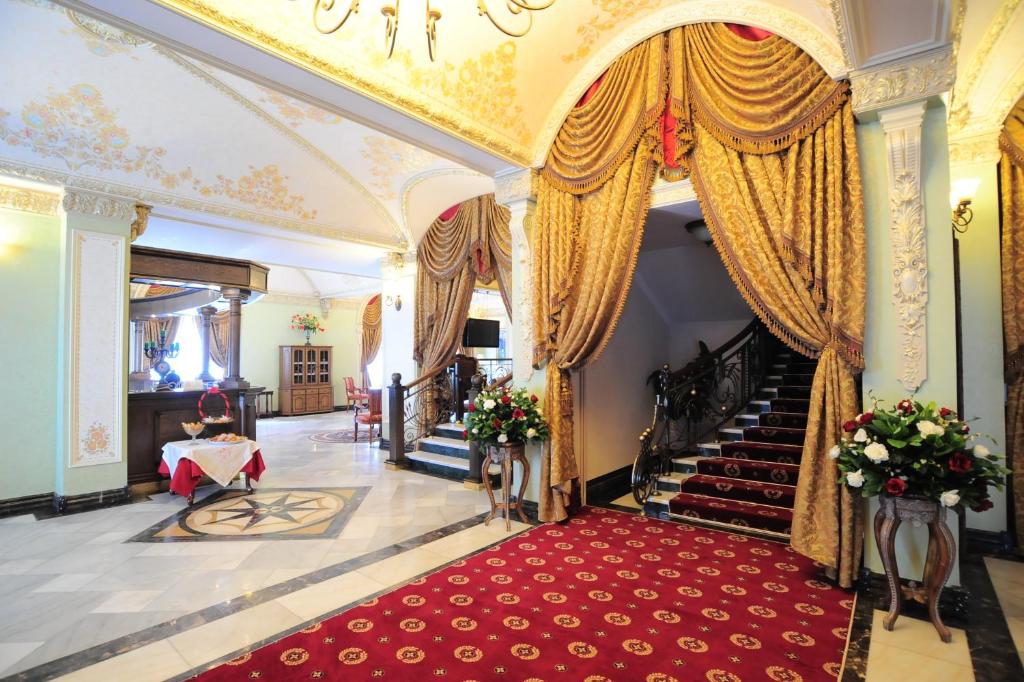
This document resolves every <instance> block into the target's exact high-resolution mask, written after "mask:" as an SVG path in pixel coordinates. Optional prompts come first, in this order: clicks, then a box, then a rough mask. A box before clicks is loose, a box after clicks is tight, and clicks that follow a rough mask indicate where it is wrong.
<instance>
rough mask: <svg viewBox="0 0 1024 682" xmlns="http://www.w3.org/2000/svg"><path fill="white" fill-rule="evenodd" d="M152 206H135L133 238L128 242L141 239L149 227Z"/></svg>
mask: <svg viewBox="0 0 1024 682" xmlns="http://www.w3.org/2000/svg"><path fill="white" fill-rule="evenodd" d="M152 210H153V207H152V206H147V205H146V204H135V220H133V221H132V231H131V238H130V239H129V240H128V241H132V242H133V241H135V240H136V239H138V238H139V237H141V236H142V235H143V234H144V233H145V232H146V228H147V227H148V226H149V214H150V212H151V211H152Z"/></svg>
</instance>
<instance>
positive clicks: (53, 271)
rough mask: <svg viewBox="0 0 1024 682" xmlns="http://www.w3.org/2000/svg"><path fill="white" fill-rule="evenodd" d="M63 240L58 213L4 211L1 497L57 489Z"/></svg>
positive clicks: (0, 221)
mask: <svg viewBox="0 0 1024 682" xmlns="http://www.w3.org/2000/svg"><path fill="white" fill-rule="evenodd" d="M60 238H61V229H60V220H59V219H58V218H56V217H55V216H42V215H36V214H32V213H21V212H20V211H8V210H0V291H2V292H5V295H4V296H0V329H2V330H3V332H2V333H0V357H2V358H4V361H3V365H2V366H3V372H2V373H0V376H2V377H3V381H4V384H5V385H6V386H7V390H4V391H2V392H0V415H3V420H2V421H3V429H2V431H3V438H4V442H5V443H6V445H5V446H4V447H2V448H0V470H2V471H3V472H4V475H3V476H0V500H3V499H9V498H12V497H23V496H25V495H36V494H40V493H50V492H53V489H54V486H53V479H54V452H56V451H57V433H56V431H55V429H54V424H56V423H57V418H58V417H57V359H56V358H57V330H58V314H59V295H60V292H59V286H60V271H59V269H60V244H61V242H60ZM11 292H17V293H18V295H17V296H12V295H9V294H10V293H11Z"/></svg>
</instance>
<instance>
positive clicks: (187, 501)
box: [185, 490, 196, 507]
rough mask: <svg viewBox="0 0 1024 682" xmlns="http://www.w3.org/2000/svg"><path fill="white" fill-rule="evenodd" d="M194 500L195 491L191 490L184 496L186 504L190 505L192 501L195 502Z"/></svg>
mask: <svg viewBox="0 0 1024 682" xmlns="http://www.w3.org/2000/svg"><path fill="white" fill-rule="evenodd" d="M195 501H196V493H195V491H194V490H193V491H192V492H190V493H189V494H188V498H186V500H185V502H186V504H187V506H189V507H191V506H192V503H193V502H195Z"/></svg>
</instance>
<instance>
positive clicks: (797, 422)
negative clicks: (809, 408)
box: [753, 412, 807, 429]
mask: <svg viewBox="0 0 1024 682" xmlns="http://www.w3.org/2000/svg"><path fill="white" fill-rule="evenodd" d="M758 425H760V426H771V427H785V428H791V429H806V428H807V415H806V414H799V413H794V412H766V413H764V414H761V415H758V419H757V424H753V426H758Z"/></svg>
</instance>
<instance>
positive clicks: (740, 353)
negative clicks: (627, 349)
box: [632, 318, 775, 504]
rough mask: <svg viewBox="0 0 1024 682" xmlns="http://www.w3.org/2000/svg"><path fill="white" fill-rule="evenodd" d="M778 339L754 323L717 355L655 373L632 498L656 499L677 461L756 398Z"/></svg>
mask: <svg viewBox="0 0 1024 682" xmlns="http://www.w3.org/2000/svg"><path fill="white" fill-rule="evenodd" d="M774 344H775V339H774V337H773V336H772V335H771V333H770V332H769V331H768V329H767V328H766V327H765V326H764V324H762V323H761V321H760V320H758V319H757V318H755V319H754V320H753V321H752V322H751V323H750V324H748V325H747V326H746V327H744V328H743V330H742V331H740V332H739V333H738V334H736V335H735V336H733V337H732V338H731V339H729V340H728V341H726V342H725V343H724V344H722V345H721V346H719V347H718V348H717V349H715V350H714V351H708V350H707V349H706V347H704V344H703V343H702V344H701V346H702V352H701V354H700V355H698V356H697V357H696V358H695V359H694V360H692V361H691V362H689V363H688V364H687V365H686V366H684V367H683V368H681V369H678V370H675V371H672V370H671V368H670V367H669V365H664V366H663V367H662V368H661V369H659V370H656V371H654V372H653V373H652V374H651V375H650V376H649V377H648V383H651V384H653V386H654V394H655V399H654V408H653V416H652V419H651V425H650V426H649V427H647V428H646V429H644V431H643V432H642V433H641V434H640V438H639V440H640V446H639V453H638V454H637V456H636V459H635V460H634V461H633V471H632V491H633V498H634V499H635V500H636V501H637V503H639V504H644V502H646V501H647V498H648V497H650V496H651V495H652V494H655V493H656V491H657V486H658V478H659V477H661V476H663V475H667V474H668V473H669V472H670V471H671V470H672V459H673V458H674V457H678V456H680V455H682V454H686V453H691V452H694V451H696V448H697V445H698V444H699V443H701V442H702V439H705V438H707V437H708V436H709V435H711V434H714V433H715V432H717V430H718V428H719V427H721V426H722V425H723V424H725V423H726V422H727V421H728V420H729V419H732V418H733V417H734V416H735V415H736V414H737V413H738V412H739V411H740V410H741V409H743V407H745V406H746V405H747V404H748V403H749V402H750V401H751V400H752V399H753V398H754V396H755V395H756V394H757V392H758V390H759V389H760V388H761V385H762V383H763V382H764V376H765V370H766V369H767V361H768V358H769V357H770V352H771V351H772V350H773V349H774Z"/></svg>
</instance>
